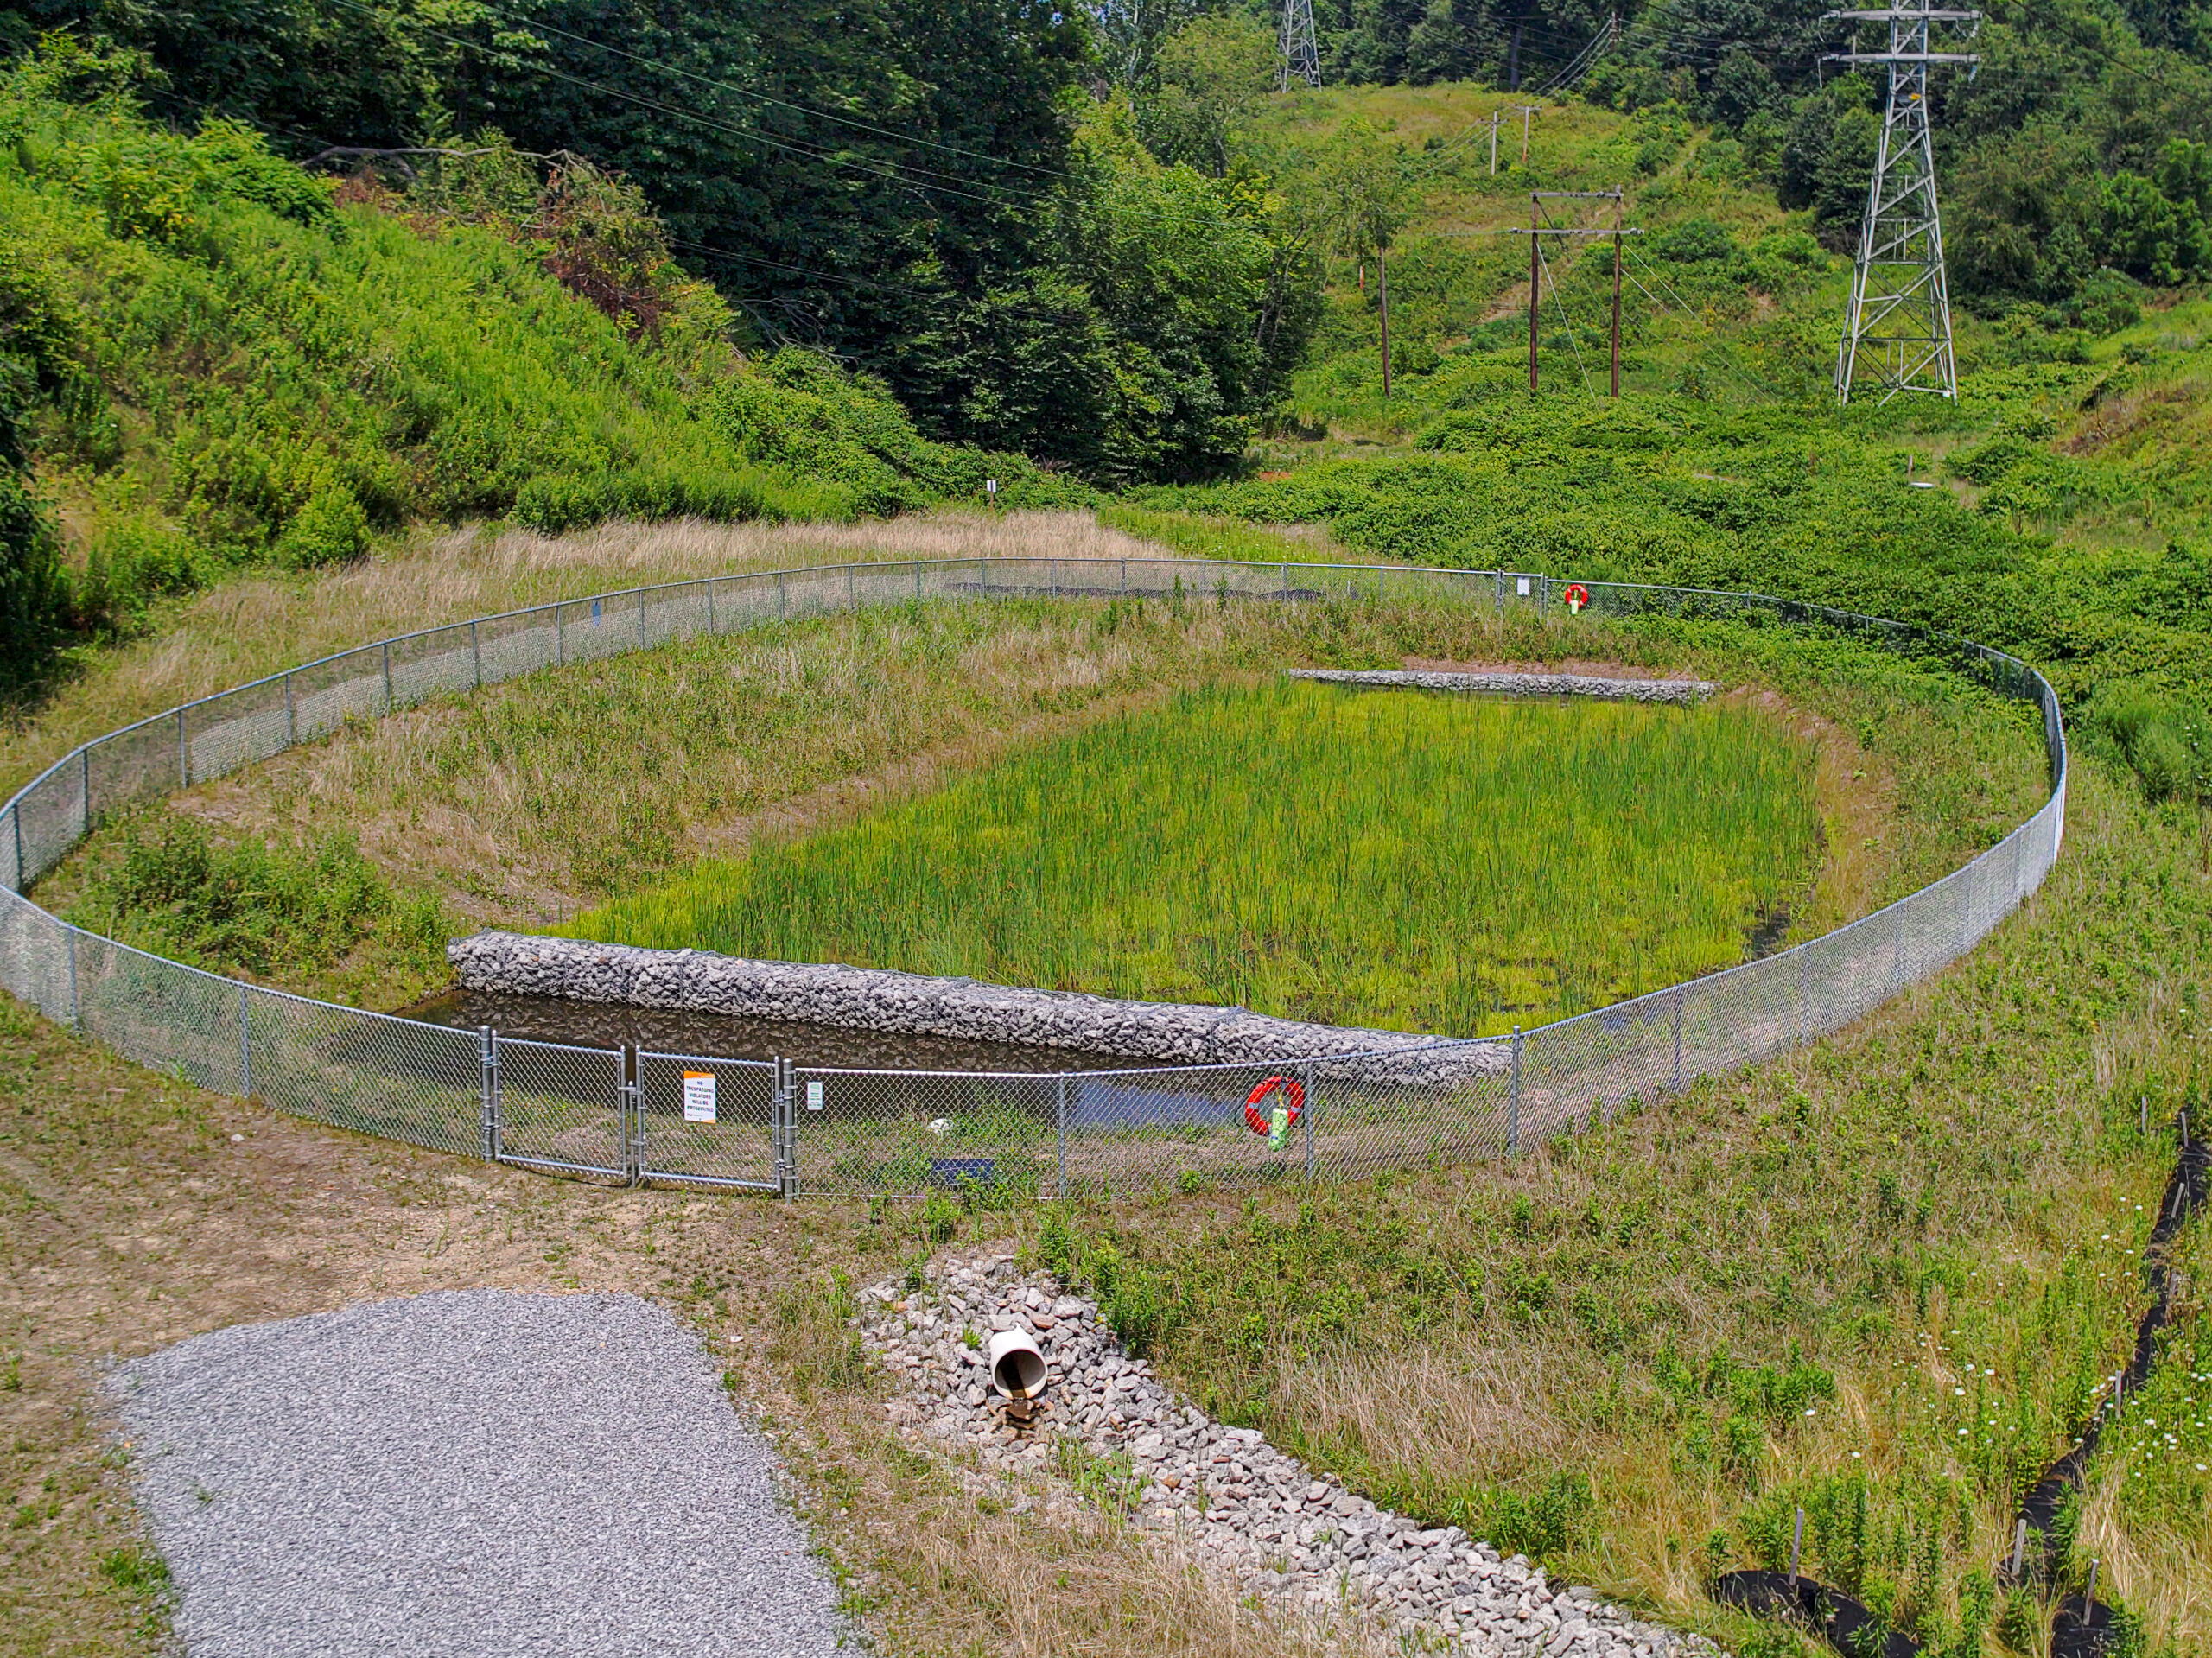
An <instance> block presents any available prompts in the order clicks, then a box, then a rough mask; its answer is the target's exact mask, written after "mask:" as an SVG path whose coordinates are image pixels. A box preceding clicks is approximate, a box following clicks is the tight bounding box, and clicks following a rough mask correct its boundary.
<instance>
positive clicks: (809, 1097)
mask: <svg viewBox="0 0 2212 1658" xmlns="http://www.w3.org/2000/svg"><path fill="white" fill-rule="evenodd" d="M806 1109H808V1110H810V1111H819V1110H820V1109H822V1084H821V1083H808V1084H807V1085H806Z"/></svg>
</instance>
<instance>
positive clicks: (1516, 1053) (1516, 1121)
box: [1505, 1025, 1521, 1157]
mask: <svg viewBox="0 0 2212 1658" xmlns="http://www.w3.org/2000/svg"><path fill="white" fill-rule="evenodd" d="M1520 1149H1521V1027H1520V1026H1518V1025H1516V1026H1514V1027H1513V1086H1512V1088H1511V1089H1510V1090H1509V1091H1508V1093H1507V1094H1506V1096H1505V1154H1506V1155H1507V1156H1508V1157H1511V1156H1512V1155H1513V1154H1514V1153H1516V1152H1517V1151H1519V1150H1520Z"/></svg>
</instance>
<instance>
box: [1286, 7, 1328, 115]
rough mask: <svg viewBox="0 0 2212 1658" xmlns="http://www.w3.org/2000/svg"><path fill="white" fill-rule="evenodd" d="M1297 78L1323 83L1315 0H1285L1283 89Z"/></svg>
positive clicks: (1311, 84) (1313, 83)
mask: <svg viewBox="0 0 2212 1658" xmlns="http://www.w3.org/2000/svg"><path fill="white" fill-rule="evenodd" d="M1294 80H1300V81H1304V82H1305V83H1306V85H1307V86H1319V85H1320V84H1321V37H1320V35H1319V33H1317V32H1316V30H1315V29H1314V27H1313V0H1282V69H1281V79H1280V80H1279V81H1278V82H1277V85H1278V86H1281V89H1282V90H1283V91H1284V92H1288V91H1289V90H1290V84H1291V82H1293V81H1294Z"/></svg>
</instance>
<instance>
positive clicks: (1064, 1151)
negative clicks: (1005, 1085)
mask: <svg viewBox="0 0 2212 1658" xmlns="http://www.w3.org/2000/svg"><path fill="white" fill-rule="evenodd" d="M1055 1080H1056V1081H1057V1082H1058V1088H1056V1089H1054V1090H1053V1092H1054V1093H1055V1094H1056V1095H1057V1096H1058V1098H1057V1101H1056V1102H1055V1103H1056V1115H1058V1119H1059V1135H1060V1166H1059V1174H1058V1178H1056V1180H1055V1181H1054V1183H1053V1185H1052V1195H1053V1196H1054V1197H1058V1198H1060V1199H1061V1200H1062V1201H1065V1199H1066V1197H1067V1195H1068V1079H1067V1075H1066V1073H1065V1072H1062V1073H1061V1075H1060V1076H1059V1077H1058V1078H1056V1079H1055Z"/></svg>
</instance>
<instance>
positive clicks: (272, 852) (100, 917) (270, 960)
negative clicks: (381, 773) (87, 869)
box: [74, 814, 447, 975]
mask: <svg viewBox="0 0 2212 1658" xmlns="http://www.w3.org/2000/svg"><path fill="white" fill-rule="evenodd" d="M74 913H75V915H76V917H77V918H78V919H79V920H80V921H83V922H85V923H86V924H91V925H94V926H98V927H101V928H104V929H106V930H108V931H111V933H112V934H113V935H114V936H116V937H122V938H124V939H125V940H126V941H128V942H130V943H136V944H138V945H140V946H142V947H144V948H148V949H153V950H162V951H164V952H166V953H168V954H171V955H174V956H177V957H179V958H180V959H181V960H184V961H188V962H193V963H194V964H195V965H199V966H204V967H207V968H211V969H218V970H224V971H238V970H243V971H245V972H247V973H251V974H255V975H284V974H287V973H301V972H316V971H321V970H324V969H329V968H331V967H332V966H333V965H334V964H336V963H338V962H342V961H344V960H345V959H346V957H348V956H352V955H353V954H354V953H355V952H357V951H359V950H363V949H365V948H369V949H376V950H384V951H387V952H389V951H398V952H401V953H403V954H407V955H411V956H423V955H429V956H435V955H436V954H437V953H438V952H439V950H441V949H442V946H443V943H444V942H445V938H446V936H447V924H446V918H445V914H444V912H443V910H442V907H441V906H440V905H439V904H438V902H437V901H436V899H433V898H429V897H423V896H408V895H404V894H402V893H397V892H396V891H395V890H394V889H393V888H392V886H391V884H390V883H389V882H388V881H386V880H385V878H384V876H383V875H382V873H379V872H378V870H377V869H376V868H375V867H374V866H372V865H371V864H370V863H369V862H368V861H367V860H365V858H363V857H362V856H361V854H360V853H359V851H358V850H357V849H356V848H354V846H353V842H350V841H347V840H345V839H343V838H340V837H331V838H327V839H325V840H322V841H319V842H315V844H313V845H311V846H305V847H289V846H277V847H274V848H271V847H265V846H264V845H262V844H261V843H260V842H255V841H248V842H244V843H242V844H239V845H237V846H222V845H219V844H217V843H216V842H214V841H213V840H212V839H211V838H210V837H209V835H208V834H207V829H206V828H205V827H204V826H203V825H201V824H200V823H199V822H198V821H197V820H195V819H193V818H189V817H183V816H175V815H171V814H163V815H162V816H158V817H156V818H155V819H153V820H152V821H151V822H150V823H146V824H143V825H133V826H131V827H130V829H127V830H126V831H125V833H124V836H123V839H122V842H121V845H120V847H119V848H118V852H117V855H116V856H115V857H114V859H113V860H112V861H111V862H109V863H108V864H107V865H106V866H105V867H103V868H101V869H100V870H99V871H98V872H96V873H95V874H94V875H93V877H92V880H91V881H90V882H89V883H88V886H87V888H86V894H85V897H84V899H83V900H82V901H81V902H80V903H79V905H76V906H74Z"/></svg>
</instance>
